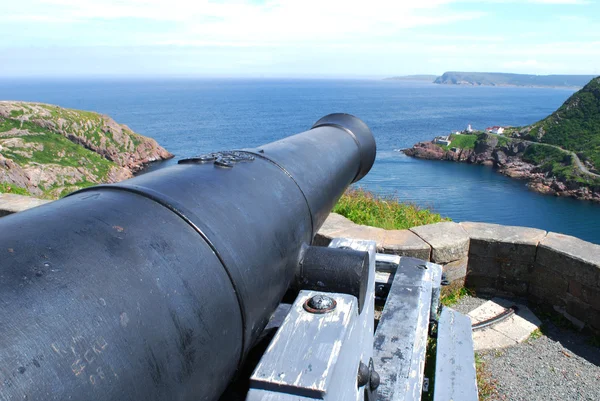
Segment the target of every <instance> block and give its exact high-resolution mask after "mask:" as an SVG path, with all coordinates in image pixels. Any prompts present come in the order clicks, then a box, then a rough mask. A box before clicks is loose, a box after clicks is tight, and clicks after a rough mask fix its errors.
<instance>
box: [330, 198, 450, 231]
mask: <svg viewBox="0 0 600 401" xmlns="http://www.w3.org/2000/svg"><path fill="white" fill-rule="evenodd" d="M333 212H335V213H339V214H341V215H342V216H344V217H346V218H348V219H350V220H352V221H353V222H354V223H356V224H363V225H367V226H372V227H379V228H384V229H386V230H403V229H406V228H410V227H415V226H421V225H425V224H432V223H438V222H440V221H449V219H448V218H443V217H442V216H440V215H439V214H438V213H433V212H431V211H429V210H427V209H421V208H419V207H418V206H416V205H413V204H407V203H401V202H400V201H399V200H398V199H397V198H394V197H381V196H376V195H373V194H372V193H370V192H367V191H365V190H362V189H350V190H348V191H346V193H345V194H344V195H343V196H342V197H341V198H340V200H339V201H338V203H337V204H336V205H335V207H334V208H333Z"/></svg>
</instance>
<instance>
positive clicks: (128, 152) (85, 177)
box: [0, 101, 173, 199]
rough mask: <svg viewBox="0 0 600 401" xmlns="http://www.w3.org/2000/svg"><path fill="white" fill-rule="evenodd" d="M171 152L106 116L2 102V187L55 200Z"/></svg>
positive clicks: (129, 174)
mask: <svg viewBox="0 0 600 401" xmlns="http://www.w3.org/2000/svg"><path fill="white" fill-rule="evenodd" d="M171 157H173V155H172V154H170V153H169V152H167V151H166V150H165V149H163V148H162V147H161V146H159V145H158V144H157V143H156V141H155V140H154V139H151V138H146V137H144V136H141V135H138V134H136V133H135V132H133V131H132V130H131V129H129V128H128V127H127V126H125V125H120V124H118V123H116V122H115V121H114V120H113V119H111V118H110V117H108V116H105V115H101V114H98V113H93V112H88V111H80V110H72V109H65V108H61V107H58V106H54V105H49V104H41V103H27V102H7V101H0V191H4V192H18V193H29V194H31V195H35V196H41V197H45V198H52V199H55V198H58V197H60V196H62V195H64V194H66V193H68V192H71V191H73V190H76V189H78V188H82V187H86V186H90V185H95V184H99V183H110V182H117V181H121V180H124V179H127V178H130V177H132V176H133V174H134V173H135V172H137V171H139V170H140V169H142V168H143V167H144V165H146V164H147V163H150V162H153V161H158V160H164V159H168V158H171Z"/></svg>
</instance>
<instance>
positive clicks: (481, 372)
mask: <svg viewBox="0 0 600 401" xmlns="http://www.w3.org/2000/svg"><path fill="white" fill-rule="evenodd" d="M475 373H476V374H477V390H478V391H479V400H488V399H490V398H491V397H494V396H497V395H498V389H497V385H498V382H497V380H495V379H494V378H492V375H491V374H490V373H489V371H488V370H487V366H486V363H485V361H484V360H483V358H482V357H481V355H479V354H478V353H475Z"/></svg>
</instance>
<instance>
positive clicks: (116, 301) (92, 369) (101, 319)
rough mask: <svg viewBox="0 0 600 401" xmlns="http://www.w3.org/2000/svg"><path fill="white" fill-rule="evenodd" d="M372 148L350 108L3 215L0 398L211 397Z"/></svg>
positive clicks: (370, 158) (366, 165) (368, 163)
mask: <svg viewBox="0 0 600 401" xmlns="http://www.w3.org/2000/svg"><path fill="white" fill-rule="evenodd" d="M374 160H375V141H374V139H373V136H372V134H371V132H370V130H369V128H368V127H367V126H366V125H365V124H364V123H363V122H362V121H360V120H359V119H357V118H356V117H353V116H350V115H347V114H332V115H329V116H326V117H324V118H322V119H321V120H319V121H318V122H317V123H316V124H315V125H314V127H313V128H312V129H310V130H309V131H306V132H303V133H301V134H297V135H294V136H291V137H288V138H285V139H282V140H279V141H276V142H273V143H270V144H267V145H264V146H260V147H258V148H254V149H242V150H237V151H229V152H219V153H211V154H207V155H203V156H198V157H194V158H190V159H185V160H181V161H180V162H179V164H178V165H176V166H172V167H169V168H164V169H161V170H158V171H155V172H152V173H148V174H145V175H141V176H138V177H136V178H133V179H130V180H127V181H124V182H121V183H118V184H112V185H100V186H95V187H90V188H86V189H84V190H81V191H78V192H75V193H73V194H71V195H69V196H68V197H66V198H64V199H61V200H59V201H56V202H52V203H49V204H47V205H44V206H41V207H38V208H35V209H31V210H29V211H26V212H22V213H18V214H15V215H11V216H8V217H4V218H2V219H0V400H24V399H28V400H68V399H72V400H123V401H124V400H167V399H168V400H214V399H217V398H218V397H219V395H220V394H221V393H222V392H223V390H224V388H225V387H226V386H227V384H228V382H229V381H230V380H231V378H232V377H233V375H234V374H235V372H236V370H237V369H238V368H239V366H240V365H241V363H242V362H243V360H244V358H245V356H246V355H247V353H248V351H249V350H250V348H251V347H252V346H253V344H254V343H255V342H256V340H257V339H258V337H259V335H260V334H261V332H262V330H263V328H264V327H265V325H266V323H267V321H268V319H269V317H270V316H271V314H272V312H273V311H274V310H275V309H276V307H277V305H278V304H279V302H280V301H281V298H282V297H283V295H284V293H285V292H286V290H287V289H288V287H289V285H290V283H291V282H292V281H293V279H294V275H295V274H296V272H297V270H298V267H299V263H300V260H301V259H302V256H303V252H304V250H305V249H306V248H307V245H310V244H311V242H312V239H313V237H314V235H315V233H316V232H317V230H318V229H319V227H320V226H321V225H322V223H323V222H324V220H325V218H326V217H327V215H328V214H329V212H330V210H331V208H332V207H333V206H334V204H335V203H336V202H337V200H338V199H339V197H340V196H341V195H342V193H343V192H344V190H345V189H346V188H347V187H348V185H350V184H351V183H352V182H355V181H357V180H359V179H360V178H362V177H364V176H365V174H367V172H368V171H369V170H370V169H371V167H372V165H373V162H374Z"/></svg>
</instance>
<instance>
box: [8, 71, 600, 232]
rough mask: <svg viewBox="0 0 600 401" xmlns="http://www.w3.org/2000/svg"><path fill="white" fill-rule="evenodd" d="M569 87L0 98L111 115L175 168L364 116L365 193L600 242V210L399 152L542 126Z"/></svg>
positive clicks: (304, 88)
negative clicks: (368, 134)
mask: <svg viewBox="0 0 600 401" xmlns="http://www.w3.org/2000/svg"><path fill="white" fill-rule="evenodd" d="M573 92H574V89H568V88H520V87H466V86H454V85H436V84H432V83H427V82H423V81H391V80H375V79H372V80H367V79H353V80H351V79H339V80H337V79H336V80H332V79H308V78H306V79H248V78H243V79H241V78H219V79H208V78H197V79H186V78H177V79H147V78H141V79H139V80H128V79H125V78H122V79H115V78H112V79H95V80H90V79H74V80H61V79H44V80H40V79H18V80H10V81H8V80H4V81H2V80H0V99H2V100H23V101H32V102H43V103H51V104H57V105H59V106H62V107H68V108H75V109H83V110H89V111H96V112H99V113H103V114H107V115H109V116H110V117H112V118H114V119H115V120H116V121H117V122H119V123H121V124H126V125H128V126H129V127H130V128H132V129H133V130H134V131H136V132H138V133H140V134H142V135H145V136H149V137H152V138H154V139H156V140H157V141H158V142H159V143H160V144H161V145H162V146H164V147H165V148H166V149H167V150H169V151H170V152H172V153H173V154H175V156H176V157H175V159H173V160H170V161H167V162H163V163H161V164H160V165H153V166H151V169H154V168H160V167H162V166H165V165H170V164H173V163H176V161H177V160H178V159H180V158H185V157H190V156H194V155H197V154H201V153H206V152H212V151H219V150H230V149H237V148H244V147H253V146H259V145H261V144H264V143H268V142H272V141H274V140H277V139H281V138H283V137H286V136H289V135H291V134H294V133H298V132H301V131H305V130H307V129H309V128H310V127H311V126H312V124H313V123H314V122H316V121H317V120H318V119H319V118H321V117H322V116H324V115H326V114H329V113H333V112H345V113H350V114H353V115H356V116H357V117H359V118H361V119H362V120H363V121H365V122H366V123H367V125H368V126H369V127H370V128H371V130H372V131H373V134H374V136H375V139H376V141H377V147H378V152H377V159H376V162H375V165H374V166H373V169H372V171H371V172H370V173H369V174H368V175H367V176H366V177H365V178H364V179H363V180H362V181H360V182H359V183H358V184H357V186H359V187H362V188H365V189H367V190H370V191H372V192H374V193H376V194H379V195H383V196H391V197H395V198H397V199H398V200H400V201H405V202H411V203H414V204H417V205H419V206H421V207H425V208H431V209H433V210H434V211H436V212H438V213H440V214H442V215H443V216H447V217H450V218H451V219H453V220H455V221H482V222H489V223H497V224H506V225H519V226H527V227H536V228H541V229H545V230H549V231H554V232H559V233H564V234H568V235H573V236H576V237H579V238H581V239H584V240H586V241H590V242H594V243H597V244H600V224H598V222H600V205H599V204H595V203H592V202H586V201H581V200H575V199H570V198H560V197H555V196H548V195H542V194H538V193H536V192H533V191H530V190H529V189H528V188H527V187H526V186H525V182H524V181H519V180H515V179H511V178H508V177H505V176H502V175H501V174H498V173H497V172H495V171H494V170H493V169H492V168H490V167H485V166H478V165H468V164H461V163H452V162H440V161H427V160H418V159H413V158H410V157H407V156H405V155H404V154H402V153H400V152H398V151H397V150H398V149H402V148H407V147H411V146H412V145H413V144H414V143H416V142H419V141H424V140H430V139H432V138H433V137H434V136H437V135H445V134H448V133H449V132H450V131H455V130H462V129H464V128H466V126H467V124H471V125H472V126H473V127H474V128H480V129H482V128H485V127H487V126H493V125H501V126H521V125H527V124H531V123H533V122H535V121H538V120H540V119H542V118H544V117H546V116H547V115H548V114H550V113H552V112H553V111H554V110H556V108H558V107H559V106H560V105H561V104H562V103H563V102H564V101H565V100H566V99H567V98H568V97H569V96H570V95H571V94H572V93H573Z"/></svg>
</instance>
